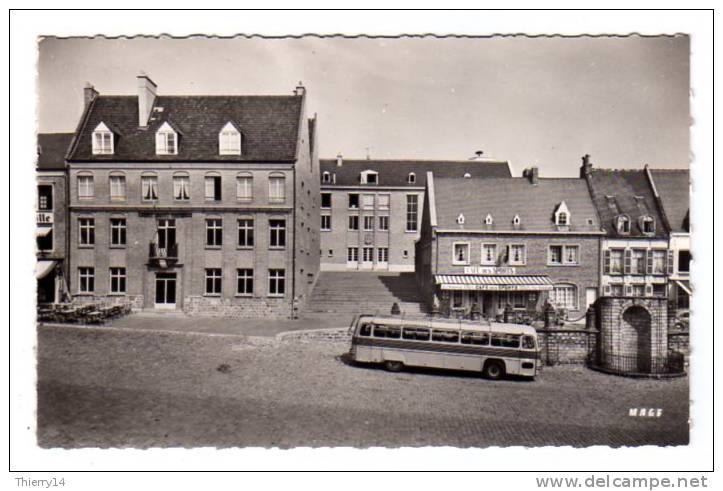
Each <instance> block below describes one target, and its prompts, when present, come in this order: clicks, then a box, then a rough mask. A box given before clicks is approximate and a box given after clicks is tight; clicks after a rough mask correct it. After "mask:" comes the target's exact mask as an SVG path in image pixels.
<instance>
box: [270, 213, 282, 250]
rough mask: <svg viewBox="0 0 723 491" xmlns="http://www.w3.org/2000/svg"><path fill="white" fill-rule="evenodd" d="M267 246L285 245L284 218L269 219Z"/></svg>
mask: <svg viewBox="0 0 723 491" xmlns="http://www.w3.org/2000/svg"><path fill="white" fill-rule="evenodd" d="M269 247H275V248H282V247H286V220H278V219H276V220H269Z"/></svg>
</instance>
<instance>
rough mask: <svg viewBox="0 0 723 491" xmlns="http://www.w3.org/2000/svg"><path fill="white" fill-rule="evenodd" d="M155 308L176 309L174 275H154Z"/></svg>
mask: <svg viewBox="0 0 723 491" xmlns="http://www.w3.org/2000/svg"><path fill="white" fill-rule="evenodd" d="M156 308H157V309H175V308H176V273H156Z"/></svg>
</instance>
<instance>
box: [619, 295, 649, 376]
mask: <svg viewBox="0 0 723 491" xmlns="http://www.w3.org/2000/svg"><path fill="white" fill-rule="evenodd" d="M651 325H652V317H651V315H650V312H648V310H647V309H646V308H645V307H643V306H641V305H633V306H630V307H628V308H627V309H625V311H624V312H623V314H622V322H621V326H620V327H621V331H622V332H621V335H622V337H623V339H624V340H625V341H624V342H623V346H624V347H625V349H624V352H623V353H621V354H623V355H624V356H625V357H626V358H627V359H628V360H630V367H631V368H633V369H635V370H636V371H638V372H639V373H649V372H650V371H651V368H652V329H651ZM633 360H634V361H633Z"/></svg>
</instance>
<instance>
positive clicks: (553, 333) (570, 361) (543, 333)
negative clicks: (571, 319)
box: [537, 328, 597, 366]
mask: <svg viewBox="0 0 723 491" xmlns="http://www.w3.org/2000/svg"><path fill="white" fill-rule="evenodd" d="M537 337H538V342H539V343H540V350H541V357H542V361H543V363H544V364H545V365H550V366H551V365H584V364H585V363H586V362H587V359H588V354H589V353H592V352H594V350H595V346H596V343H597V331H594V330H589V329H585V328H547V329H546V328H540V329H537Z"/></svg>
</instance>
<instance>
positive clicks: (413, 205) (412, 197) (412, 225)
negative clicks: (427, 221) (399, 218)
mask: <svg viewBox="0 0 723 491" xmlns="http://www.w3.org/2000/svg"><path fill="white" fill-rule="evenodd" d="M418 201H419V196H417V195H416V194H408V195H407V232H416V231H417V211H418Z"/></svg>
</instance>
